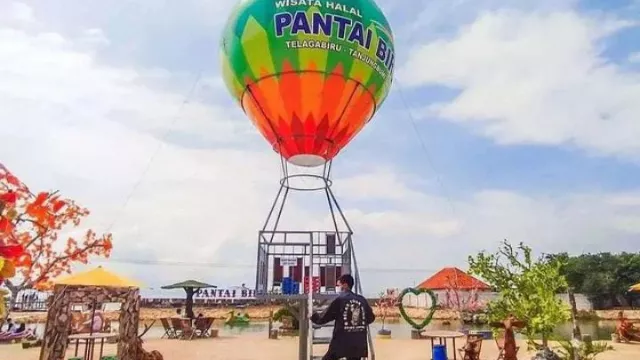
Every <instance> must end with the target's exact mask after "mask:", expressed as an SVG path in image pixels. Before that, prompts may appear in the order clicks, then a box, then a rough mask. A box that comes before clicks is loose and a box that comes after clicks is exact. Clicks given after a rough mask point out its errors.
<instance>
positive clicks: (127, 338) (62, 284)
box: [40, 267, 140, 360]
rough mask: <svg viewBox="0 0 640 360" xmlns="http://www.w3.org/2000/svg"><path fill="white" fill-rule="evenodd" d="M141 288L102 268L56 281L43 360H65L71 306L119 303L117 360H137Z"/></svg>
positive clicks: (42, 355) (44, 342) (42, 352)
mask: <svg viewBox="0 0 640 360" xmlns="http://www.w3.org/2000/svg"><path fill="white" fill-rule="evenodd" d="M139 288H140V286H139V284H138V283H136V282H134V281H131V280H128V279H126V278H123V277H120V276H118V275H116V274H114V273H112V272H109V271H107V270H105V269H103V268H102V267H98V268H95V269H93V270H90V271H87V272H83V273H80V274H77V275H72V276H69V277H66V278H63V279H60V280H57V281H54V288H53V296H52V297H51V300H50V301H51V302H50V304H49V312H48V314H47V323H46V328H45V333H44V341H43V343H42V350H41V351H40V360H63V359H65V358H66V357H65V355H66V351H67V346H68V343H69V335H70V330H71V305H72V304H87V305H88V304H92V305H93V304H96V303H107V302H120V303H122V306H121V308H120V319H119V323H120V326H119V327H120V334H119V335H120V336H119V338H118V341H119V342H118V359H120V360H136V359H137V355H138V354H137V341H138V322H139V319H140V289H139Z"/></svg>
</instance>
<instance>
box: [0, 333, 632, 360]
mask: <svg viewBox="0 0 640 360" xmlns="http://www.w3.org/2000/svg"><path fill="white" fill-rule="evenodd" d="M266 337H267V335H266V334H265V333H260V334H246V335H239V336H235V337H222V338H216V339H204V340H193V341H182V340H149V341H147V342H145V344H144V347H145V349H146V350H158V351H160V352H161V353H162V354H163V355H164V358H165V359H166V360H183V359H198V360H255V359H260V360H288V359H290V360H297V359H298V356H297V346H298V345H297V344H298V339H297V338H283V339H279V340H268V339H267V338H266ZM521 346H523V348H526V346H525V345H524V344H521ZM613 346H614V348H615V350H614V351H609V352H606V353H604V354H601V355H600V356H598V357H597V360H637V359H640V344H631V345H630V344H614V345H613ZM314 348H315V350H316V353H318V354H322V353H323V351H324V350H325V349H326V348H324V347H321V346H317V347H314ZM375 352H376V358H377V359H380V360H387V359H389V360H395V359H402V360H427V359H430V358H431V356H430V345H429V342H428V341H423V340H395V339H385V340H383V339H376V341H375ZM112 353H115V346H114V345H108V346H107V347H106V348H105V354H112ZM39 354H40V349H28V350H23V349H22V348H21V347H20V346H19V345H0V360H37V359H38V356H39ZM71 355H73V351H72V350H70V351H69V356H71ZM451 355H452V354H450V355H449V356H450V359H453V357H452V356H451ZM497 355H498V354H497V347H496V345H495V342H494V341H485V342H484V344H483V347H482V355H481V359H482V360H494V359H496V357H497ZM519 355H520V356H519V358H520V359H521V360H528V359H530V358H531V356H532V353H530V352H526V351H521V352H520V354H519ZM96 357H97V354H96ZM458 359H460V357H459V356H458Z"/></svg>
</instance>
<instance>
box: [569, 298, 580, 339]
mask: <svg viewBox="0 0 640 360" xmlns="http://www.w3.org/2000/svg"><path fill="white" fill-rule="evenodd" d="M569 304H570V305H571V321H572V322H573V338H574V339H580V338H581V337H582V334H581V332H580V326H579V325H578V306H577V305H576V297H575V295H574V293H573V290H572V289H569Z"/></svg>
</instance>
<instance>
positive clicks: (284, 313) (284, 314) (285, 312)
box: [273, 306, 300, 332]
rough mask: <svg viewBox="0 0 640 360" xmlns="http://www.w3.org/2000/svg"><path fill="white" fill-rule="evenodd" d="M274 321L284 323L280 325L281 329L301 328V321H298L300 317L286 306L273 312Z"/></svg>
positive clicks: (295, 329) (290, 330) (292, 329)
mask: <svg viewBox="0 0 640 360" xmlns="http://www.w3.org/2000/svg"><path fill="white" fill-rule="evenodd" d="M273 321H278V322H280V323H282V326H281V327H280V329H281V330H284V331H289V332H293V331H298V330H300V323H299V322H298V319H297V318H296V317H295V316H294V315H293V313H292V312H291V310H289V308H288V307H286V306H285V307H282V308H280V309H279V310H278V311H276V312H275V313H274V314H273Z"/></svg>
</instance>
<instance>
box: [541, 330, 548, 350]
mask: <svg viewBox="0 0 640 360" xmlns="http://www.w3.org/2000/svg"><path fill="white" fill-rule="evenodd" d="M542 348H543V349H548V348H549V334H547V333H543V334H542Z"/></svg>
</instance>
